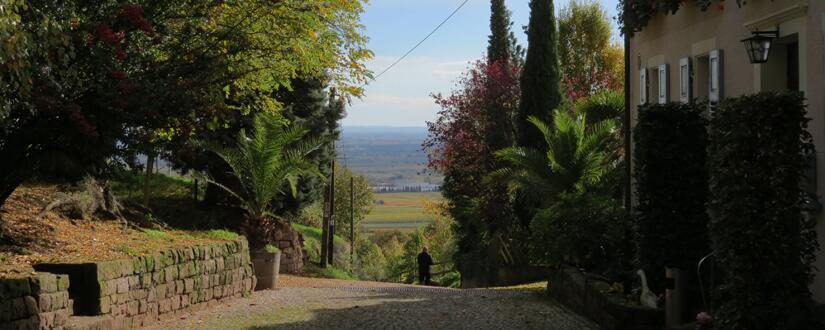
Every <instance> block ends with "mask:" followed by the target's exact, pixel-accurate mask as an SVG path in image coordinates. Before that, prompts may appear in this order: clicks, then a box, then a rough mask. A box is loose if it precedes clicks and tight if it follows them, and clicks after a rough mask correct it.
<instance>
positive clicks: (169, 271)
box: [163, 266, 178, 283]
mask: <svg viewBox="0 0 825 330" xmlns="http://www.w3.org/2000/svg"><path fill="white" fill-rule="evenodd" d="M163 271H164V273H166V283H169V282H172V281H174V280H177V279H178V267H176V266H169V267H166V268H165V269H164V270H163Z"/></svg>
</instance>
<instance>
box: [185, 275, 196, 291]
mask: <svg viewBox="0 0 825 330" xmlns="http://www.w3.org/2000/svg"><path fill="white" fill-rule="evenodd" d="M183 284H184V288H183V293H190V292H192V291H193V290H194V289H195V281H194V280H192V279H191V278H187V279H185V280H184V281H183Z"/></svg>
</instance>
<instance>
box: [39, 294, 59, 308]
mask: <svg viewBox="0 0 825 330" xmlns="http://www.w3.org/2000/svg"><path fill="white" fill-rule="evenodd" d="M52 297H53V296H52V294H49V293H43V294H41V295H39V296H37V309H38V310H39V311H41V312H51V311H53V310H54V309H53V307H52ZM55 309H56V308H55Z"/></svg>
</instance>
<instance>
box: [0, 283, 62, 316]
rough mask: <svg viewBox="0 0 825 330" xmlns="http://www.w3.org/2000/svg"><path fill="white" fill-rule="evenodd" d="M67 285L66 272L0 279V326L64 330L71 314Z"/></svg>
mask: <svg viewBox="0 0 825 330" xmlns="http://www.w3.org/2000/svg"><path fill="white" fill-rule="evenodd" d="M68 288H69V277H68V276H66V275H54V274H47V273H39V274H36V275H32V276H29V277H26V278H5V279H0V329H63V327H64V326H65V324H66V320H67V319H68V318H69V315H71V314H72V312H71V303H70V300H69V291H68Z"/></svg>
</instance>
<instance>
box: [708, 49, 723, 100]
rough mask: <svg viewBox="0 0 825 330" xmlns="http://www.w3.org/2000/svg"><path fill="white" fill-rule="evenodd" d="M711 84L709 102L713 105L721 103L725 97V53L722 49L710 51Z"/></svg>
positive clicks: (709, 84)
mask: <svg viewBox="0 0 825 330" xmlns="http://www.w3.org/2000/svg"><path fill="white" fill-rule="evenodd" d="M709 57H710V82H709V83H708V86H709V88H710V91H709V93H708V100H709V101H710V102H711V103H719V101H721V100H722V98H723V97H724V94H723V92H724V88H723V87H724V85H725V77H724V72H725V68H724V64H725V63H724V52H723V51H722V50H721V49H714V50H712V51H710V56H709Z"/></svg>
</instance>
